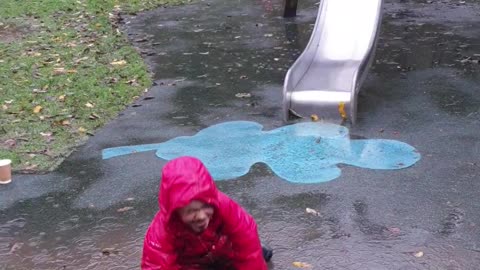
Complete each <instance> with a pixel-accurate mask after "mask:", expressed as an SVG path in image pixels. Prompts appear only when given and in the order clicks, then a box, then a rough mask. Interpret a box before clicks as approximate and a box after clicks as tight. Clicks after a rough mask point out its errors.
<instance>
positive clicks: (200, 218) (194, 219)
mask: <svg viewBox="0 0 480 270" xmlns="http://www.w3.org/2000/svg"><path fill="white" fill-rule="evenodd" d="M213 212H214V210H213V207H212V206H211V205H208V204H206V203H204V202H201V201H197V200H193V201H192V202H191V203H190V204H189V205H187V206H185V207H183V208H180V209H179V210H178V213H179V215H180V218H181V219H182V221H183V223H185V224H187V225H188V226H190V228H192V230H193V231H194V232H197V233H200V232H203V231H204V230H205V229H206V228H207V227H208V224H209V223H210V219H211V218H212V216H213Z"/></svg>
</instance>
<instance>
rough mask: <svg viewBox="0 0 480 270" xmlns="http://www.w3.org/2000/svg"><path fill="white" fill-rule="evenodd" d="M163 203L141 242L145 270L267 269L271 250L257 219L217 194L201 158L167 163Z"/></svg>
mask: <svg viewBox="0 0 480 270" xmlns="http://www.w3.org/2000/svg"><path fill="white" fill-rule="evenodd" d="M159 205H160V210H159V211H158V213H157V214H156V216H155V218H154V219H153V221H152V223H151V224H150V227H149V228H148V230H147V234H146V236H145V241H144V244H143V256H142V269H143V270H150V269H159V270H210V269H216V270H227V269H235V270H266V269H267V265H266V262H265V261H266V260H267V261H268V260H269V259H270V257H271V251H268V250H266V249H263V250H262V246H261V244H260V240H259V237H258V233H257V225H256V223H255V221H254V219H253V218H252V217H251V216H250V215H249V214H248V213H247V212H246V211H245V210H244V209H243V208H241V207H240V206H239V205H238V204H237V203H236V202H234V201H233V200H232V199H230V198H229V197H228V196H227V195H225V194H223V193H222V192H220V191H218V190H217V188H216V186H215V184H214V182H213V179H212V177H211V176H210V173H209V172H208V171H207V169H206V168H205V166H204V165H203V164H202V162H201V161H199V160H198V159H195V158H192V157H181V158H177V159H174V160H172V161H170V162H168V163H167V164H166V165H165V167H164V168H163V171H162V182H161V186H160V193H159ZM264 257H265V258H264Z"/></svg>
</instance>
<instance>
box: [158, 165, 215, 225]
mask: <svg viewBox="0 0 480 270" xmlns="http://www.w3.org/2000/svg"><path fill="white" fill-rule="evenodd" d="M192 200H199V201H202V202H204V203H207V204H210V205H212V206H214V207H215V208H218V190H217V188H216V186H215V184H214V182H213V178H212V176H211V175H210V173H209V172H208V170H207V168H206V167H205V165H203V163H202V162H201V161H200V160H198V159H196V158H194V157H180V158H177V159H174V160H171V161H169V162H168V163H167V164H166V165H165V167H164V168H163V170H162V182H161V185H160V191H159V196H158V203H159V206H160V212H161V213H162V215H163V216H164V217H165V218H166V219H167V221H169V220H170V219H171V217H172V214H173V213H174V212H175V210H176V209H179V208H182V207H185V206H187V205H188V204H189V203H190V202H191V201H192Z"/></svg>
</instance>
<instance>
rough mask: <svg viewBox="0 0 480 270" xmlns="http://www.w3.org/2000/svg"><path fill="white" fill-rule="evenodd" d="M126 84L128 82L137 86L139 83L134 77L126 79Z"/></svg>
mask: <svg viewBox="0 0 480 270" xmlns="http://www.w3.org/2000/svg"><path fill="white" fill-rule="evenodd" d="M127 84H130V85H131V86H139V85H140V84H139V83H138V82H137V80H136V79H133V80H129V81H127Z"/></svg>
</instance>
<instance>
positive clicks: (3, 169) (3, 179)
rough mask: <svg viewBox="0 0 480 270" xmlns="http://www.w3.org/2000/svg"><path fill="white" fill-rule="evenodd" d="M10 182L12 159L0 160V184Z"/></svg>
mask: <svg viewBox="0 0 480 270" xmlns="http://www.w3.org/2000/svg"><path fill="white" fill-rule="evenodd" d="M10 182H12V161H11V160H10V159H1V160H0V184H8V183H10Z"/></svg>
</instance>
